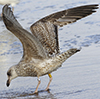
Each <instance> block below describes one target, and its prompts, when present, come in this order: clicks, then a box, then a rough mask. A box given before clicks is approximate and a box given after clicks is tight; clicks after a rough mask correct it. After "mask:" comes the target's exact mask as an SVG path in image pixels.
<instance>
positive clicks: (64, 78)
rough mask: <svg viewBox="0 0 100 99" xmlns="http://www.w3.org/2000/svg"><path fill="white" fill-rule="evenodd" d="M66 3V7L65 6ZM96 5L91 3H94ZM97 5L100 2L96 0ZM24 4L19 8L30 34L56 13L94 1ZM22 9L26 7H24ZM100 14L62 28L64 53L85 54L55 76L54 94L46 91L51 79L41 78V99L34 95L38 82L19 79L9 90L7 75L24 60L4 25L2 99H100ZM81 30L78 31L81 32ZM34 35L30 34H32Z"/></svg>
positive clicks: (17, 13)
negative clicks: (77, 49) (34, 26)
mask: <svg viewBox="0 0 100 99" xmlns="http://www.w3.org/2000/svg"><path fill="white" fill-rule="evenodd" d="M61 2H63V3H61ZM92 2H93V1H92V0H91V3H92ZM95 2H96V3H100V1H98V0H96V1H95ZM32 3H33V1H32V0H31V1H29V0H22V1H21V3H20V4H18V5H17V6H16V7H15V16H16V17H17V19H18V21H20V23H21V24H22V26H24V28H26V29H28V30H29V26H30V25H31V24H32V23H33V22H35V21H36V20H38V19H40V18H42V17H44V15H48V14H50V13H52V12H55V11H60V10H62V9H67V8H70V7H73V6H77V5H83V4H91V3H90V1H83V2H79V0H76V1H73V2H72V1H69V2H67V1H66V0H63V1H60V0H59V2H58V1H57V0H55V1H52V2H51V1H50V0H49V1H48V2H47V3H46V2H45V0H43V1H40V0H38V1H35V3H33V4H34V6H32V8H30V6H31V5H32ZM22 5H24V6H23V7H22ZM19 9H20V10H19ZM99 13H100V11H98V12H97V13H95V14H93V15H92V16H89V17H88V18H85V19H82V20H80V21H79V22H77V23H74V24H71V25H68V26H64V27H63V28H59V42H60V49H61V51H65V50H67V49H69V48H72V47H82V49H81V51H80V52H79V53H77V54H75V55H74V56H72V57H70V58H69V59H68V60H67V61H66V62H65V63H64V64H63V65H62V67H61V68H59V69H58V70H57V71H55V72H53V73H52V76H53V81H52V83H51V85H50V90H49V91H48V92H47V91H44V89H45V88H46V86H47V83H48V81H49V78H48V76H47V75H46V76H43V77H41V85H40V86H39V93H38V95H34V94H33V92H34V90H35V88H36V85H37V78H35V77H34V78H33V77H19V78H16V79H14V80H13V81H12V82H11V85H10V87H6V80H7V76H6V72H7V70H8V68H9V67H10V66H12V65H14V64H17V63H18V62H19V61H20V59H21V57H22V45H21V43H20V41H19V40H18V39H17V38H16V37H15V36H14V35H12V34H11V33H10V32H9V31H7V30H6V28H5V26H4V24H3V22H2V20H1V21H0V99H4V98H5V99H6V98H8V99H24V98H25V99H99V98H100V80H99V78H100V20H99V19H100V18H99V16H100V14H99ZM77 28H78V29H77ZM29 31H30V30H29Z"/></svg>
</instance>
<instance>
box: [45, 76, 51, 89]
mask: <svg viewBox="0 0 100 99" xmlns="http://www.w3.org/2000/svg"><path fill="white" fill-rule="evenodd" d="M48 76H49V78H50V81H49V83H48V85H47V88H46V89H45V90H46V91H47V90H48V89H49V86H50V83H51V81H52V75H51V74H48Z"/></svg>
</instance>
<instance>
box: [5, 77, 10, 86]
mask: <svg viewBox="0 0 100 99" xmlns="http://www.w3.org/2000/svg"><path fill="white" fill-rule="evenodd" d="M6 85H7V87H9V85H10V79H8V80H7V82H6Z"/></svg>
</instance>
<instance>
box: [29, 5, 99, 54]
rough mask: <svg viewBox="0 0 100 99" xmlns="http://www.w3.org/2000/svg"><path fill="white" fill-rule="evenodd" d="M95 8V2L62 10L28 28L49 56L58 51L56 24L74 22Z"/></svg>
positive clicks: (61, 24) (92, 11) (96, 6)
mask: <svg viewBox="0 0 100 99" xmlns="http://www.w3.org/2000/svg"><path fill="white" fill-rule="evenodd" d="M97 8H98V5H97V4H96V5H86V6H80V7H75V8H71V9H68V10H63V11H60V12H57V13H54V14H51V15H49V16H46V17H44V18H42V19H40V20H39V21H37V22H36V23H34V24H33V25H32V26H31V27H30V29H31V31H32V33H33V35H35V37H37V38H38V39H39V41H40V42H41V43H42V45H43V47H44V48H45V49H46V52H47V54H48V56H50V55H52V54H56V53H58V52H59V42H58V26H63V25H67V24H69V23H73V22H76V21H77V20H79V19H81V18H84V17H86V16H88V15H90V14H92V13H94V12H96V11H95V9H97Z"/></svg>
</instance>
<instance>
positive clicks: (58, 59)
mask: <svg viewBox="0 0 100 99" xmlns="http://www.w3.org/2000/svg"><path fill="white" fill-rule="evenodd" d="M80 50H81V49H77V48H72V49H69V50H68V51H66V52H63V53H61V54H59V55H57V56H55V57H53V58H54V59H53V60H54V63H55V64H56V65H55V66H60V65H61V64H62V63H63V62H64V61H65V60H67V59H68V58H69V57H71V56H72V55H74V54H75V53H77V52H79V51H80Z"/></svg>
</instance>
